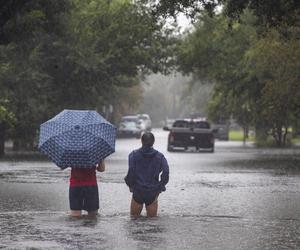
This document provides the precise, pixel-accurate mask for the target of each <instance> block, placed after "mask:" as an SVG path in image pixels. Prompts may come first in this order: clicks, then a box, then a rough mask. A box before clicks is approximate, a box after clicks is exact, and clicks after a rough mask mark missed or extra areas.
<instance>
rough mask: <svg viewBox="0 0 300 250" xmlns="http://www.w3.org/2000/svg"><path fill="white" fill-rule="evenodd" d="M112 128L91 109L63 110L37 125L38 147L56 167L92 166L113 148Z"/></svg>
mask: <svg viewBox="0 0 300 250" xmlns="http://www.w3.org/2000/svg"><path fill="white" fill-rule="evenodd" d="M115 139H116V128H115V126H113V125H112V124H111V123H109V122H108V121H106V120H105V119H104V118H103V117H102V116H101V115H99V114H98V113H97V112H96V111H94V110H67V109H65V110H63V111H62V112H60V113H59V114H58V115H56V116H55V117H53V118H52V119H50V120H48V121H46V122H45V123H43V124H41V126H40V137H39V146H38V147H39V149H40V151H41V152H43V153H45V154H46V155H48V157H49V158H50V159H51V160H52V161H53V162H54V163H55V164H56V165H57V166H59V167H60V168H62V169H64V168H67V167H78V168H88V167H93V166H95V165H96V164H97V163H99V161H101V160H103V159H104V158H105V157H107V156H108V155H110V154H112V153H113V152H115Z"/></svg>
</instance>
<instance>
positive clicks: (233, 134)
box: [229, 130, 254, 141]
mask: <svg viewBox="0 0 300 250" xmlns="http://www.w3.org/2000/svg"><path fill="white" fill-rule="evenodd" d="M243 137H244V134H243V130H230V131H229V140H230V141H243ZM247 141H254V137H253V136H251V135H249V138H248V139H247Z"/></svg>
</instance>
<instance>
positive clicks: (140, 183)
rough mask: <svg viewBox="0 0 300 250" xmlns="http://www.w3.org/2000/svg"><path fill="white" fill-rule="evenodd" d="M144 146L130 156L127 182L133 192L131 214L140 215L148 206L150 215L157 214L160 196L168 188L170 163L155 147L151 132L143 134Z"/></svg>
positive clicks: (147, 210) (147, 209) (148, 214)
mask: <svg viewBox="0 0 300 250" xmlns="http://www.w3.org/2000/svg"><path fill="white" fill-rule="evenodd" d="M141 141H142V147H141V148H139V149H137V150H134V151H132V152H131V153H130V154H129V157H128V165H129V167H128V173H127V175H126V177H125V182H126V184H127V186H128V187H129V190H130V192H132V199H131V205H130V214H131V215H132V216H139V215H140V214H141V212H142V210H143V205H144V204H145V206H146V212H147V216H148V217H154V216H157V209H158V196H159V194H160V193H161V192H163V191H165V190H166V187H165V186H166V184H167V183H168V181H169V165H168V162H167V160H166V158H165V156H164V155H163V154H162V153H160V152H159V151H157V150H155V149H154V148H153V144H154V141H155V138H154V135H153V134H152V133H151V132H146V133H144V134H143V136H142V139H141Z"/></svg>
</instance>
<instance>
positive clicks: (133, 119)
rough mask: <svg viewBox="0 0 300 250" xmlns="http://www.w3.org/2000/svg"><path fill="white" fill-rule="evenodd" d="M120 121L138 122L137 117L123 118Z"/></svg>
mask: <svg viewBox="0 0 300 250" xmlns="http://www.w3.org/2000/svg"><path fill="white" fill-rule="evenodd" d="M121 122H123V123H127V122H138V119H137V118H123V119H122V120H121Z"/></svg>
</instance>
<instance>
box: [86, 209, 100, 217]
mask: <svg viewBox="0 0 300 250" xmlns="http://www.w3.org/2000/svg"><path fill="white" fill-rule="evenodd" d="M97 214H98V209H97V210H94V211H89V212H88V216H90V217H94V216H96V215H97Z"/></svg>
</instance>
